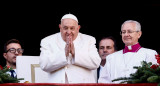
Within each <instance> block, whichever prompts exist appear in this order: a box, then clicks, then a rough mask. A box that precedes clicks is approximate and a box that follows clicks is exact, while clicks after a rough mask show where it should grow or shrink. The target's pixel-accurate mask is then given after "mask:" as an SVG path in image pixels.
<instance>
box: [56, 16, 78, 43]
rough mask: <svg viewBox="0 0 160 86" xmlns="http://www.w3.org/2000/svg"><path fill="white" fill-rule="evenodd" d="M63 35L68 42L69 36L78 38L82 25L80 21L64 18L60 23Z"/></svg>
mask: <svg viewBox="0 0 160 86" xmlns="http://www.w3.org/2000/svg"><path fill="white" fill-rule="evenodd" d="M59 28H60V32H61V36H62V38H63V40H64V41H65V42H66V40H67V38H72V39H73V40H75V39H76V37H77V35H78V33H79V29H80V25H78V22H77V21H75V20H73V19H69V18H68V19H63V20H62V21H61V24H60V25H59Z"/></svg>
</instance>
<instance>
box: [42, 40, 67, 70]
mask: <svg viewBox="0 0 160 86" xmlns="http://www.w3.org/2000/svg"><path fill="white" fill-rule="evenodd" d="M49 41H50V40H42V41H41V48H40V50H41V53H40V67H41V68H42V70H44V71H46V72H52V71H55V70H58V69H60V68H62V67H64V66H65V65H67V64H68V63H67V60H66V56H65V53H64V51H61V50H60V49H59V48H58V47H57V45H56V44H55V43H52V44H50V42H49ZM52 45H55V46H52Z"/></svg>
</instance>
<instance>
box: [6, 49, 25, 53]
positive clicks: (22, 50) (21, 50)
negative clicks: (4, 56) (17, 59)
mask: <svg viewBox="0 0 160 86" xmlns="http://www.w3.org/2000/svg"><path fill="white" fill-rule="evenodd" d="M11 50H12V51H14V52H11ZM16 51H17V52H18V53H19V54H22V53H23V52H24V49H22V48H18V49H15V48H10V49H8V50H7V51H6V53H7V52H10V53H16Z"/></svg>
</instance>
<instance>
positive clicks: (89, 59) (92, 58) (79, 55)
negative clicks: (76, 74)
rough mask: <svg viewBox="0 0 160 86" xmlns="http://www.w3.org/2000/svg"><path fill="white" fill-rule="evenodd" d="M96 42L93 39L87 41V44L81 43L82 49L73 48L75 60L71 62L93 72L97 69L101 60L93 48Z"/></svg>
mask: <svg viewBox="0 0 160 86" xmlns="http://www.w3.org/2000/svg"><path fill="white" fill-rule="evenodd" d="M95 43H96V40H95V39H94V38H92V39H88V40H87V42H86V41H85V42H84V43H83V42H82V43H81V45H79V46H82V47H79V46H78V47H77V46H75V58H74V61H73V62H72V63H73V64H75V65H78V66H81V67H84V68H87V69H90V70H95V69H97V68H98V67H99V65H100V62H101V58H100V56H99V54H98V51H97V48H96V46H95Z"/></svg>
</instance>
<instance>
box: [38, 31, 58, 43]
mask: <svg viewBox="0 0 160 86" xmlns="http://www.w3.org/2000/svg"><path fill="white" fill-rule="evenodd" d="M59 35H60V33H55V34H51V35H49V36H46V37H44V38H43V39H42V40H41V42H50V41H51V40H54V39H55V38H57V37H58V36H59Z"/></svg>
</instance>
